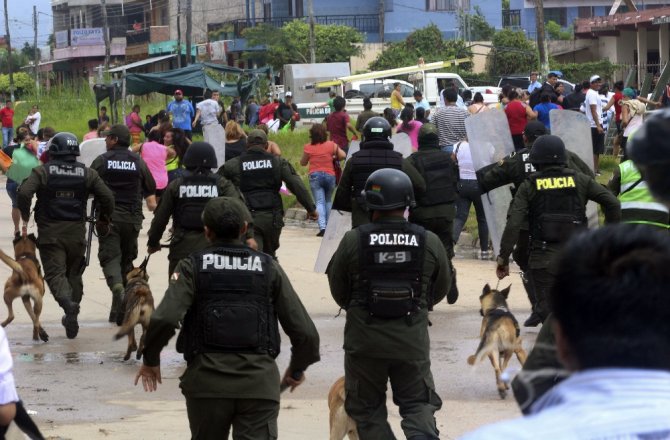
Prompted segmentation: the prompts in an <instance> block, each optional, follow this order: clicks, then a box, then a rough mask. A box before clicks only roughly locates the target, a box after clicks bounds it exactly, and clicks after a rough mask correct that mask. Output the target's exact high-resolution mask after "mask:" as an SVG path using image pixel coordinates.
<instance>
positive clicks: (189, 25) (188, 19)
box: [186, 0, 193, 66]
mask: <svg viewBox="0 0 670 440" xmlns="http://www.w3.org/2000/svg"><path fill="white" fill-rule="evenodd" d="M191 18H192V16H191V0H186V65H187V66H188V65H189V64H191V32H192V31H193V23H192V21H191Z"/></svg>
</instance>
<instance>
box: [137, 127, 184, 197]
mask: <svg viewBox="0 0 670 440" xmlns="http://www.w3.org/2000/svg"><path fill="white" fill-rule="evenodd" d="M159 141H160V133H159V132H158V130H153V131H150V132H149V137H148V141H147V142H145V143H144V144H142V146H141V147H138V148H135V147H133V151H137V150H139V153H140V156H142V160H144V162H146V164H147V168H149V172H150V173H151V175H152V176H153V178H154V180H155V181H156V202H158V200H159V199H160V196H161V195H162V194H163V191H165V188H166V187H167V184H168V175H167V168H166V167H165V161H166V160H167V159H170V158H171V157H174V155H175V152H174V150H172V149H169V148H168V147H166V146H165V145H162V144H160V142H159Z"/></svg>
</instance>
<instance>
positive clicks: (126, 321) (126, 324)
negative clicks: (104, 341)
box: [114, 300, 142, 340]
mask: <svg viewBox="0 0 670 440" xmlns="http://www.w3.org/2000/svg"><path fill="white" fill-rule="evenodd" d="M141 312H142V302H141V301H139V300H138V301H134V302H133V303H132V304H128V305H127V307H126V316H124V318H123V324H121V327H120V328H119V331H118V332H116V334H115V335H114V339H115V340H119V339H121V338H122V337H124V336H128V334H130V332H132V331H134V330H135V326H136V325H137V323H139V322H140V314H141Z"/></svg>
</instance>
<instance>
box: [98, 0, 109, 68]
mask: <svg viewBox="0 0 670 440" xmlns="http://www.w3.org/2000/svg"><path fill="white" fill-rule="evenodd" d="M100 7H101V8H102V33H103V37H104V38H105V72H107V71H108V70H109V55H110V48H109V24H108V23H107V4H106V0H100Z"/></svg>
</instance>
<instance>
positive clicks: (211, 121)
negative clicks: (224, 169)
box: [193, 90, 226, 165]
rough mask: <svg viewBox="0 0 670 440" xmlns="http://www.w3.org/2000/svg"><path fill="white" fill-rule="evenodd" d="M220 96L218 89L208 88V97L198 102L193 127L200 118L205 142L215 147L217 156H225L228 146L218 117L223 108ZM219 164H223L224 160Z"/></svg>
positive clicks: (206, 95) (206, 94)
mask: <svg viewBox="0 0 670 440" xmlns="http://www.w3.org/2000/svg"><path fill="white" fill-rule="evenodd" d="M220 97H221V94H220V93H219V91H218V90H212V91H209V90H208V91H207V93H205V98H206V99H205V100H204V101H201V102H199V103H197V104H196V106H195V108H196V112H195V118H194V119H193V127H195V126H196V124H197V123H198V120H200V124H201V125H202V136H203V138H204V140H205V142H207V143H208V144H210V145H211V146H212V147H214V151H216V152H217V157H223V154H224V151H225V148H226V135H225V133H224V131H223V127H222V126H221V124H219V119H218V117H219V114H220V113H221V111H222V110H223V108H222V107H221V105H220V104H219V98H220ZM219 165H223V162H221V163H220V164H219Z"/></svg>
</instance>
